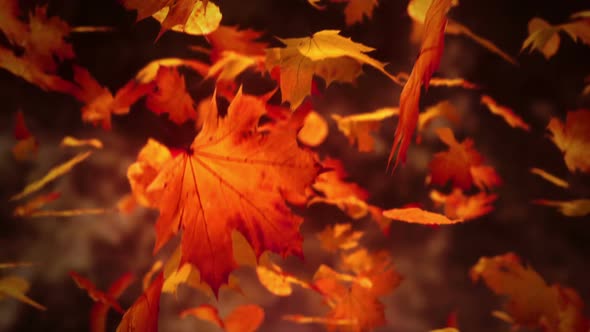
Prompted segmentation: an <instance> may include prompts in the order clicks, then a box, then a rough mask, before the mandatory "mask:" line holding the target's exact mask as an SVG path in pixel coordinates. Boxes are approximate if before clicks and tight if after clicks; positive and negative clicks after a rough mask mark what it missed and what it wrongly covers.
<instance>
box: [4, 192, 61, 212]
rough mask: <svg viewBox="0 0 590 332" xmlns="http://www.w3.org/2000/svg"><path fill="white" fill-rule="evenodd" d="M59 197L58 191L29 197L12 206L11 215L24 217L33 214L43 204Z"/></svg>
mask: <svg viewBox="0 0 590 332" xmlns="http://www.w3.org/2000/svg"><path fill="white" fill-rule="evenodd" d="M59 197H60V193H58V192H51V193H49V194H41V195H38V196H37V197H35V198H33V199H30V200H29V201H27V202H25V203H24V204H21V205H19V206H17V207H16V208H14V211H13V212H12V215H13V216H15V217H20V218H25V217H29V216H31V215H33V214H34V213H35V212H37V211H38V210H39V209H41V208H42V207H43V206H45V205H46V204H48V203H51V202H53V201H55V200H56V199H58V198H59Z"/></svg>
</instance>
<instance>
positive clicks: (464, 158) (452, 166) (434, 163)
mask: <svg viewBox="0 0 590 332" xmlns="http://www.w3.org/2000/svg"><path fill="white" fill-rule="evenodd" d="M436 133H437V135H438V136H439V138H440V140H441V141H443V142H444V143H445V144H446V145H448V146H449V150H448V151H444V152H438V153H436V154H435V155H434V157H433V158H432V160H431V161H430V164H429V168H430V175H431V182H432V183H433V184H435V185H439V186H444V185H445V184H446V183H447V182H448V181H452V183H453V187H458V188H461V189H469V188H471V186H472V184H473V176H472V174H471V168H472V167H473V166H479V165H480V164H481V163H482V161H483V157H482V156H481V155H480V154H479V153H478V152H477V151H476V150H475V149H474V148H473V141H472V140H470V139H466V140H465V141H463V142H461V143H459V142H457V140H456V139H455V135H453V132H452V131H451V129H449V128H440V129H437V131H436Z"/></svg>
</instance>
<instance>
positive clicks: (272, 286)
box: [256, 262, 310, 296]
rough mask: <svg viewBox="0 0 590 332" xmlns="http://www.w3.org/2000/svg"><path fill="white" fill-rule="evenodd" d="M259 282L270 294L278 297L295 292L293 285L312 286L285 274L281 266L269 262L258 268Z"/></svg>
mask: <svg viewBox="0 0 590 332" xmlns="http://www.w3.org/2000/svg"><path fill="white" fill-rule="evenodd" d="M256 275H257V276H258V280H259V281H260V283H261V284H262V286H264V288H266V289H267V290H268V291H269V292H271V293H272V294H274V295H276V296H289V295H291V293H292V292H293V287H292V285H299V286H301V287H303V288H309V287H310V285H309V284H308V283H306V282H304V281H302V280H300V279H298V278H297V277H295V276H294V275H292V274H289V273H287V272H284V271H283V270H282V269H281V267H280V266H278V265H276V264H274V263H272V262H268V263H265V264H260V265H259V266H257V267H256Z"/></svg>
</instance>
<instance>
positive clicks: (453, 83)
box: [429, 77, 479, 90]
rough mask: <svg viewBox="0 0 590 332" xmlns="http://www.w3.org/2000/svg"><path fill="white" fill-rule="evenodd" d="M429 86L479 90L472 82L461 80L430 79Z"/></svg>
mask: <svg viewBox="0 0 590 332" xmlns="http://www.w3.org/2000/svg"><path fill="white" fill-rule="evenodd" d="M429 85H430V86H445V87H461V88H463V89H471V90H473V89H479V86H478V85H477V84H475V83H473V82H470V81H467V80H465V79H463V78H443V77H432V78H430V84H429Z"/></svg>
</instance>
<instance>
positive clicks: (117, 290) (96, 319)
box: [90, 273, 135, 332]
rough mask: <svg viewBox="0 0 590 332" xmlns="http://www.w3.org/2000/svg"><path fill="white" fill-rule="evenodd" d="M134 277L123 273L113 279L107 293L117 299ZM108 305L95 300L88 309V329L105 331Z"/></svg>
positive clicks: (98, 331)
mask: <svg viewBox="0 0 590 332" xmlns="http://www.w3.org/2000/svg"><path fill="white" fill-rule="evenodd" d="M134 280H135V278H134V277H133V275H132V274H131V273H125V274H123V275H122V276H121V277H120V278H119V279H117V280H115V282H113V283H112V284H111V286H110V287H109V289H108V291H107V294H108V295H109V296H112V297H113V298H114V299H117V298H118V297H119V296H121V294H123V292H124V291H125V290H126V289H127V288H128V287H129V286H130V285H131V284H132V283H133V281H134ZM110 308H111V306H110V305H108V304H104V303H102V302H96V303H94V305H93V306H92V309H91V310H90V331H91V332H106V322H107V315H108V312H109V309H110Z"/></svg>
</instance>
